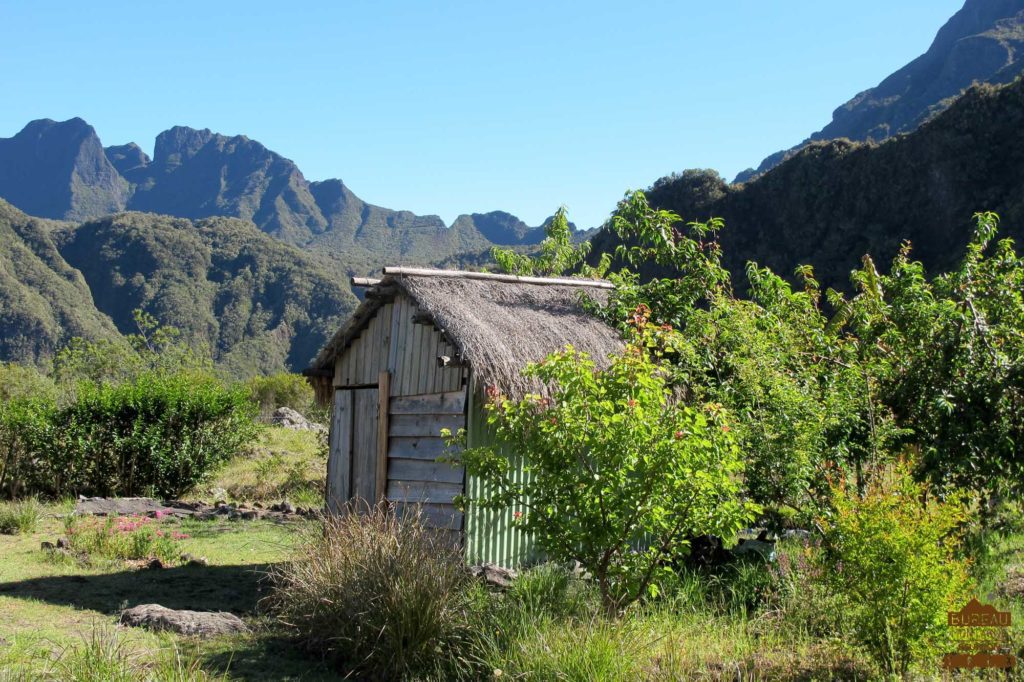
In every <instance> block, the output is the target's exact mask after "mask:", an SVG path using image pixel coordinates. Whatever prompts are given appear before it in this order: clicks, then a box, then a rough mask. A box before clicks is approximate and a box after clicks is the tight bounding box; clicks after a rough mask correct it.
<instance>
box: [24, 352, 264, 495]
mask: <svg viewBox="0 0 1024 682" xmlns="http://www.w3.org/2000/svg"><path fill="white" fill-rule="evenodd" d="M15 416H16V417H17V420H18V421H17V422H16V426H18V427H19V428H20V429H21V430H20V432H19V433H20V434H21V435H20V438H21V439H22V445H21V451H22V452H23V453H24V454H23V456H22V457H20V458H19V459H18V462H19V463H18V465H17V471H18V474H19V476H21V477H23V478H24V479H25V480H27V481H29V482H30V483H31V485H33V486H35V491H38V492H40V493H44V494H50V495H54V496H60V495H64V494H68V493H86V494H94V495H140V494H155V495H160V496H164V497H174V496H177V495H180V494H181V493H183V492H184V491H186V490H188V489H189V488H191V487H193V486H194V485H196V484H197V483H199V482H200V481H202V480H203V479H204V478H205V477H206V476H207V475H208V474H209V473H210V472H211V471H212V470H213V469H214V468H215V467H216V466H217V465H219V464H221V463H222V462H224V461H225V460H227V459H228V458H229V457H231V456H232V455H234V454H235V453H237V452H238V451H239V450H241V449H242V448H243V447H244V446H245V445H246V444H247V443H249V442H250V441H251V440H252V439H253V437H254V436H255V434H256V430H257V427H256V425H255V424H254V423H253V421H252V417H253V406H252V403H250V402H249V400H248V397H247V396H246V394H245V392H244V391H242V390H240V389H231V388H225V387H224V386H222V385H221V384H220V383H219V382H217V381H216V380H215V379H213V378H212V377H210V376H208V375H203V374H196V373H184V372H182V373H177V374H164V373H158V372H147V373H144V374H141V375H140V376H138V377H136V378H134V379H132V380H130V381H126V382H125V383H122V384H117V385H112V384H95V383H89V382H83V383H80V384H79V386H78V391H77V393H76V395H75V398H74V400H73V401H72V402H71V403H70V404H68V405H67V406H65V407H61V408H58V407H55V406H54V405H53V404H52V403H44V402H35V403H26V404H24V405H22V407H21V410H20V412H17V413H16V415H15Z"/></svg>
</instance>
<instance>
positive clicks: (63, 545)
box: [57, 538, 71, 549]
mask: <svg viewBox="0 0 1024 682" xmlns="http://www.w3.org/2000/svg"><path fill="white" fill-rule="evenodd" d="M57 549H71V543H70V542H68V540H67V538H57Z"/></svg>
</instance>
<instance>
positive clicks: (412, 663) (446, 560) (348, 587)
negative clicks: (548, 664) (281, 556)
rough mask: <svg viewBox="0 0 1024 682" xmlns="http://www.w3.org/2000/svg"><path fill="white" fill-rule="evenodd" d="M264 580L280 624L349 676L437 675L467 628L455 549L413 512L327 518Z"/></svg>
mask: <svg viewBox="0 0 1024 682" xmlns="http://www.w3.org/2000/svg"><path fill="white" fill-rule="evenodd" d="M271 578H272V581H273V592H272V593H271V595H270V596H269V597H268V598H267V606H268V607H269V608H270V610H271V612H272V613H274V614H275V615H276V618H277V621H278V623H279V624H280V625H281V626H282V627H283V628H284V629H285V630H286V631H287V632H288V633H290V634H291V635H292V636H294V637H295V638H296V639H297V640H298V641H299V642H300V643H301V645H302V646H303V647H304V648H306V649H308V650H310V651H313V652H316V653H318V654H320V655H322V656H324V657H326V658H328V659H329V660H331V661H333V662H334V663H335V664H336V665H337V666H338V667H339V668H341V669H342V670H344V671H347V672H348V673H349V674H351V675H356V676H362V677H368V678H371V679H399V678H407V677H415V676H417V675H439V676H442V677H444V676H446V675H448V674H450V673H451V670H450V667H451V666H455V665H457V664H458V661H459V650H460V649H461V646H460V643H462V642H465V641H466V640H467V637H468V635H469V631H470V627H469V622H470V620H469V590H468V589H467V588H468V587H469V585H470V582H469V581H470V578H469V576H468V573H467V572H466V570H465V567H464V566H463V562H462V557H461V554H460V552H459V551H458V549H457V548H456V547H454V546H453V545H452V544H450V542H446V541H445V540H444V539H443V537H440V536H438V535H437V534H436V531H432V530H431V529H428V528H426V527H425V526H423V525H422V524H421V523H420V520H419V517H418V516H416V515H410V516H408V517H405V518H402V519H399V518H397V517H396V516H395V514H394V513H393V512H391V511H390V510H388V509H387V508H384V507H381V506H377V507H374V508H372V509H370V510H368V511H367V512H366V513H356V512H355V511H351V512H350V513H348V514H347V515H345V516H342V517H328V518H327V519H326V520H325V521H324V526H323V529H322V532H320V531H319V530H317V531H314V532H311V533H310V534H309V535H308V536H307V537H306V538H305V540H304V542H303V543H302V544H301V547H300V550H299V552H298V556H297V558H296V559H295V560H294V561H292V562H291V563H288V564H285V565H283V566H281V567H279V568H276V569H274V570H273V572H272V573H271Z"/></svg>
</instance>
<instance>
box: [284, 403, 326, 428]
mask: <svg viewBox="0 0 1024 682" xmlns="http://www.w3.org/2000/svg"><path fill="white" fill-rule="evenodd" d="M270 423H271V424H273V425H274V426H281V427H283V428H286V429H295V430H296V431H326V430H327V429H326V428H324V426H323V425H322V424H317V423H316V422H311V421H309V420H308V419H306V418H305V417H303V416H302V415H301V414H300V413H299V412H297V411H295V410H293V409H292V408H290V407H279V408H277V409H276V410H274V414H272V415H271V416H270Z"/></svg>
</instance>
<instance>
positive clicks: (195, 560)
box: [181, 554, 210, 566]
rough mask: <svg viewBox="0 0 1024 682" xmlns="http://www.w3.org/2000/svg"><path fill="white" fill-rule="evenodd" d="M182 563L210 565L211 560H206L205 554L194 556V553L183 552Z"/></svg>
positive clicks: (187, 564)
mask: <svg viewBox="0 0 1024 682" xmlns="http://www.w3.org/2000/svg"><path fill="white" fill-rule="evenodd" d="M181 563H183V564H185V565H186V566H209V565H210V562H209V561H207V560H206V557H204V556H199V557H197V556H193V555H192V554H182V555H181Z"/></svg>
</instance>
